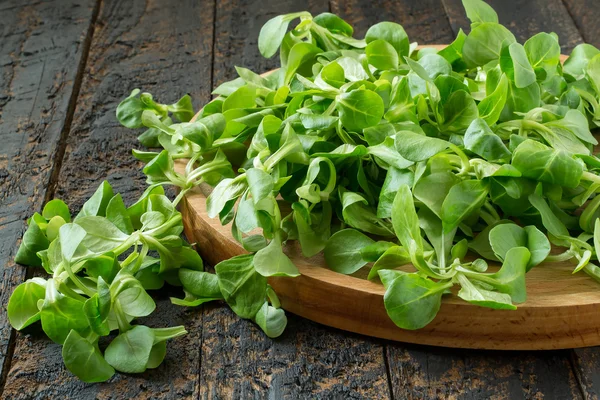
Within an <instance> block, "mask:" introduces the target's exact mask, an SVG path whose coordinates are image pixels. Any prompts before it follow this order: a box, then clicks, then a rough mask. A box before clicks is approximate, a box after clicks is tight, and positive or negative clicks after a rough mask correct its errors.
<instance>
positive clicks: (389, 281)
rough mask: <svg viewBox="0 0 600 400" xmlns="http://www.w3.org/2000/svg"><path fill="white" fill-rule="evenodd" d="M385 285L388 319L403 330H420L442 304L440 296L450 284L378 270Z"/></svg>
mask: <svg viewBox="0 0 600 400" xmlns="http://www.w3.org/2000/svg"><path fill="white" fill-rule="evenodd" d="M379 276H380V277H381V280H382V281H383V284H384V286H385V295H384V297H383V302H384V305H385V309H386V311H387V313H388V316H389V317H390V318H391V319H392V321H393V322H394V323H395V324H396V325H397V326H398V327H400V328H402V329H410V330H414V329H420V328H423V327H425V326H426V325H427V324H429V323H430V322H431V321H433V319H434V318H435V316H436V315H437V313H438V311H439V310H440V307H441V304H442V295H443V294H444V292H445V291H446V290H447V289H449V288H451V287H452V282H448V281H440V282H434V281H432V280H431V279H428V278H423V277H421V276H419V275H418V274H416V273H414V274H408V273H406V272H401V271H392V270H380V271H379Z"/></svg>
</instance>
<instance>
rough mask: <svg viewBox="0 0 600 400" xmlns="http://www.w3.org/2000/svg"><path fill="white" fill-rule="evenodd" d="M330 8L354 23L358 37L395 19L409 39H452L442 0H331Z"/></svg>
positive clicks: (436, 41) (423, 41)
mask: <svg viewBox="0 0 600 400" xmlns="http://www.w3.org/2000/svg"><path fill="white" fill-rule="evenodd" d="M331 10H332V12H333V13H336V14H338V15H340V16H341V17H342V18H344V19H345V20H346V21H348V22H349V23H350V24H352V25H353V26H354V29H355V35H356V36H357V37H364V34H365V32H366V31H367V29H368V28H369V26H371V25H373V24H375V23H377V22H381V21H394V22H397V23H399V24H400V25H402V26H403V27H404V29H405V30H406V33H407V34H408V37H409V38H410V40H411V42H415V41H416V42H418V43H419V44H439V43H450V42H451V41H452V40H453V39H454V33H453V32H452V27H451V26H450V23H449V22H448V16H447V15H446V12H445V10H444V7H443V6H442V2H441V0H420V1H412V0H401V1H395V0H376V1H360V0H351V1H345V0H332V1H331Z"/></svg>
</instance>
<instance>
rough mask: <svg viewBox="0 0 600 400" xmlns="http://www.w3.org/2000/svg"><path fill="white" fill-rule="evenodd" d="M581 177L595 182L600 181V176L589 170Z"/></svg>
mask: <svg viewBox="0 0 600 400" xmlns="http://www.w3.org/2000/svg"><path fill="white" fill-rule="evenodd" d="M581 179H583V180H586V181H590V182H593V183H600V176H598V175H596V174H593V173H591V172H589V171H584V172H583V174H581Z"/></svg>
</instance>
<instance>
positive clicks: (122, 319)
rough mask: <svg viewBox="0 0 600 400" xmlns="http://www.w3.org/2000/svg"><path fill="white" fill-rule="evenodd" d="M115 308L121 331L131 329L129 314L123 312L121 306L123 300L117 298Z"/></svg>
mask: <svg viewBox="0 0 600 400" xmlns="http://www.w3.org/2000/svg"><path fill="white" fill-rule="evenodd" d="M113 310H114V312H115V316H116V317H117V326H118V327H119V332H120V333H123V332H127V331H128V330H130V329H131V324H130V323H129V321H127V315H125V312H123V308H121V302H120V301H119V300H115V302H114V306H113Z"/></svg>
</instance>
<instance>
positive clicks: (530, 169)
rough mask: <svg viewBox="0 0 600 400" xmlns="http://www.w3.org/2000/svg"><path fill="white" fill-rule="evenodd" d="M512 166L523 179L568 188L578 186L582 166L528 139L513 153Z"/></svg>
mask: <svg viewBox="0 0 600 400" xmlns="http://www.w3.org/2000/svg"><path fill="white" fill-rule="evenodd" d="M511 164H512V166H513V167H515V168H516V169H518V170H519V171H520V172H521V174H523V176H524V177H526V178H530V179H535V180H537V181H540V182H547V183H551V184H556V185H560V186H566V187H569V188H575V187H577V186H578V185H579V181H580V179H581V175H582V173H583V166H582V164H581V163H580V162H578V161H577V160H575V159H573V158H572V157H570V156H569V155H568V154H567V153H565V152H563V151H559V150H554V149H551V148H550V147H547V146H545V145H543V144H542V143H539V142H536V141H534V140H531V139H528V140H525V141H524V142H522V143H521V144H519V146H517V148H516V149H515V151H514V152H513V159H512V162H511Z"/></svg>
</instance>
